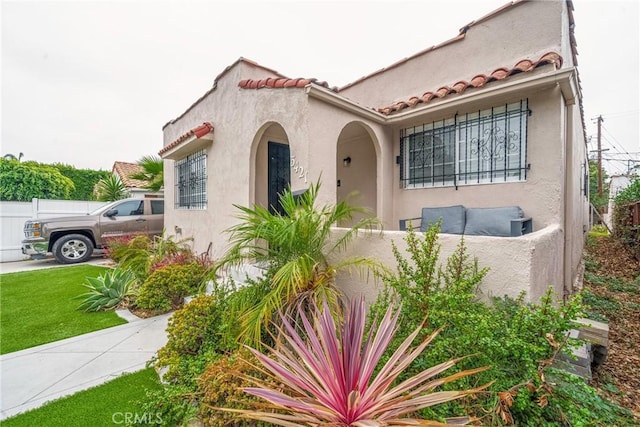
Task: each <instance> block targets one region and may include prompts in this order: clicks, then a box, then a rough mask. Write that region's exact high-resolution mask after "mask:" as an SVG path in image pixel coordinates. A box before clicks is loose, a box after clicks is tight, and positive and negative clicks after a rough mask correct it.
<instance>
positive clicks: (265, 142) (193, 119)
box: [159, 0, 588, 299]
mask: <svg viewBox="0 0 640 427" xmlns="http://www.w3.org/2000/svg"><path fill="white" fill-rule="evenodd" d="M572 11H573V4H572V2H571V1H564V0H556V1H514V2H511V3H509V4H506V5H505V6H503V7H502V8H500V9H498V10H495V11H493V12H491V13H489V14H488V15H486V16H484V17H481V18H479V19H477V20H475V21H473V22H471V23H469V24H468V25H465V26H464V27H463V28H462V29H461V30H460V33H459V34H458V35H457V36H456V37H454V38H452V39H450V40H447V41H445V42H443V43H441V44H439V45H437V46H432V47H429V48H427V49H425V50H423V51H421V52H418V53H416V54H415V55H413V56H411V57H409V58H406V59H402V60H400V61H398V62H396V63H394V64H391V65H389V66H388V67H386V68H383V69H381V70H378V71H375V72H373V73H371V74H369V75H367V76H365V77H363V78H360V79H358V80H356V81H354V82H353V83H350V84H348V85H346V86H344V87H340V88H332V87H330V86H329V85H328V84H327V83H326V82H321V81H318V80H315V79H303V78H296V79H291V78H288V77H286V76H284V75H282V74H280V73H279V72H276V71H274V70H272V69H270V68H267V67H264V66H262V65H259V64H256V63H255V62H252V61H250V60H248V59H244V58H240V59H239V60H237V61H236V62H235V63H233V64H232V65H230V66H229V67H227V68H226V69H225V70H224V71H223V72H222V73H221V74H220V75H218V76H217V78H216V79H215V81H214V83H213V87H211V88H210V89H209V90H208V91H207V92H206V93H205V94H204V95H203V96H202V97H201V98H200V99H198V100H197V101H195V102H194V103H193V105H191V106H190V107H188V108H187V109H186V111H184V112H183V113H182V114H180V115H179V116H178V117H176V118H175V119H173V120H171V121H169V122H168V123H166V124H165V126H164V128H163V131H164V146H163V148H162V149H161V150H160V152H159V154H160V155H161V157H162V158H163V159H164V160H165V200H166V211H165V226H166V228H167V229H168V230H173V229H174V228H175V229H180V230H182V234H183V235H184V236H193V237H194V239H195V247H196V250H199V251H205V250H206V249H207V248H208V247H209V244H210V243H211V244H212V246H211V248H212V250H213V256H214V257H218V256H220V255H222V253H224V250H225V248H226V245H227V243H226V242H227V235H226V234H225V233H224V232H223V231H224V230H225V229H227V228H228V227H230V226H231V225H233V224H234V223H236V221H237V219H236V218H235V215H236V214H237V211H236V210H235V208H234V207H233V206H232V205H233V204H238V205H245V206H251V205H254V204H257V205H262V206H272V207H277V194H278V193H279V192H280V191H282V189H283V188H285V187H286V186H288V185H290V186H291V188H292V189H293V190H294V191H295V190H304V189H305V188H307V187H308V186H309V183H311V182H315V181H316V180H317V179H318V177H320V176H321V178H322V184H323V185H322V189H321V199H322V200H321V201H322V202H323V203H324V202H327V203H333V202H336V201H340V200H342V199H344V198H345V197H347V196H348V195H349V194H350V193H352V192H354V191H357V193H358V196H357V198H356V199H355V200H354V202H355V203H356V204H358V205H361V206H366V207H368V208H370V209H371V210H372V211H373V212H374V214H375V215H376V216H378V217H379V218H380V219H381V220H382V222H383V224H384V230H385V231H384V233H382V235H379V234H376V235H372V236H363V237H362V238H361V239H359V240H358V241H357V242H356V243H355V245H354V246H353V247H352V248H351V250H352V251H353V253H360V254H366V255H372V256H376V257H378V258H379V259H381V260H383V261H385V262H388V263H389V265H390V266H394V265H395V264H394V262H393V258H392V254H391V247H390V241H394V242H395V243H396V244H399V245H400V246H402V243H403V242H402V236H403V234H404V232H402V231H400V220H402V219H405V218H412V217H416V216H420V214H421V209H422V208H424V207H447V206H455V205H463V206H464V207H468V208H493V207H505V206H518V207H519V208H520V209H521V210H522V211H523V212H524V215H525V216H527V217H531V218H532V232H531V233H528V234H525V235H523V236H519V237H496V236H481V235H467V236H465V242H466V244H467V246H468V247H469V249H470V251H471V252H472V253H473V255H475V256H477V257H478V259H479V262H480V265H481V266H489V267H490V268H491V271H490V273H489V275H488V276H487V278H486V279H485V284H484V285H483V289H482V291H483V293H485V294H487V295H488V294H493V295H503V294H508V295H511V296H516V295H517V294H518V293H519V292H521V291H525V292H526V293H527V295H528V298H530V299H537V298H538V297H539V296H540V295H541V294H542V293H543V292H544V290H545V289H546V288H547V287H548V286H549V285H551V286H553V287H554V288H555V290H556V292H557V293H558V294H560V295H563V294H565V295H566V294H568V293H570V292H572V291H573V288H574V286H575V285H576V283H579V281H580V277H581V272H580V269H581V267H580V266H581V258H582V249H583V243H584V233H585V231H586V230H587V226H588V194H587V193H588V189H587V188H585V182H586V181H585V179H586V177H587V174H588V168H587V150H586V145H585V131H584V129H585V127H584V117H583V113H582V108H581V105H582V104H581V92H580V84H579V78H578V72H577V68H576V66H577V60H576V57H577V51H576V43H575V40H574V33H573V28H574V19H573V12H572ZM339 232H340V230H339V229H336V233H339ZM459 239H460V236H459V235H456V234H447V233H443V234H442V235H441V239H440V242H441V244H442V255H443V256H446V255H447V254H448V253H450V252H451V251H453V249H454V248H455V246H456V244H457V243H458V242H459ZM340 285H341V286H343V288H344V290H345V292H346V293H348V294H349V293H356V292H365V293H366V294H367V297H369V298H373V297H374V296H375V291H376V289H375V287H376V286H377V284H375V283H363V282H362V281H361V280H359V279H357V278H351V277H346V276H345V277H343V278H342V280H341V281H340Z"/></svg>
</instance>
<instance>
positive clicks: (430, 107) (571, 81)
mask: <svg viewBox="0 0 640 427" xmlns="http://www.w3.org/2000/svg"><path fill="white" fill-rule="evenodd" d="M554 86H555V87H559V88H560V90H561V92H562V95H563V97H564V99H565V102H566V103H567V104H568V105H572V104H574V103H576V102H578V100H579V99H581V97H582V95H581V93H580V88H579V85H578V79H577V70H576V69H575V68H574V67H571V68H563V69H560V70H554V71H551V72H548V73H544V74H534V75H531V76H526V77H524V76H522V75H520V76H518V78H515V77H514V78H512V79H506V80H502V81H499V82H493V83H491V84H487V85H486V86H484V87H482V88H479V89H476V90H469V91H466V92H464V93H462V94H458V95H449V96H447V97H445V98H443V99H441V100H434V101H432V102H430V103H429V104H426V105H424V106H416V107H414V108H410V109H406V110H404V111H401V112H398V113H394V114H392V115H384V114H382V113H379V112H377V111H375V110H373V109H371V108H367V107H364V106H362V105H360V104H357V103H355V102H353V101H351V100H348V99H346V98H344V97H342V96H340V95H339V94H336V93H334V92H332V91H330V90H327V89H325V88H322V87H319V86H315V85H308V86H307V87H306V88H305V91H306V93H307V95H308V96H309V97H311V98H314V99H317V100H319V101H322V102H325V103H327V104H330V105H333V106H334V107H337V108H340V109H342V110H345V111H349V112H351V113H353V114H355V115H358V116H360V117H362V118H365V119H369V120H371V121H373V122H374V123H378V124H381V125H396V124H402V123H404V122H409V121H414V120H416V119H419V118H420V117H421V116H424V115H426V114H430V115H431V114H434V113H438V112H440V111H444V110H451V109H456V108H460V109H464V108H463V107H464V105H465V104H469V103H475V102H477V101H482V100H483V99H489V98H495V97H510V96H515V95H518V94H519V93H527V92H535V91H539V90H544V89H548V88H551V87H554Z"/></svg>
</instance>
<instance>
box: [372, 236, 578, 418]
mask: <svg viewBox="0 0 640 427" xmlns="http://www.w3.org/2000/svg"><path fill="white" fill-rule="evenodd" d="M438 232H439V226H434V227H432V228H431V229H430V230H428V231H427V232H426V233H425V234H424V238H423V239H419V238H418V235H417V234H416V233H415V232H413V231H409V232H408V233H407V235H406V238H405V240H406V242H407V252H408V256H407V257H405V256H404V254H401V253H400V252H399V250H398V249H397V247H395V245H394V247H393V251H394V255H395V257H396V261H397V266H398V267H397V268H398V272H397V275H396V276H395V277H394V278H391V279H389V280H387V281H386V290H385V292H383V293H382V294H381V295H380V297H379V299H378V301H377V302H376V304H375V305H374V308H373V311H372V313H373V314H374V315H378V316H379V315H380V314H381V313H382V312H384V311H385V310H386V308H387V307H388V306H389V304H391V303H393V302H394V301H396V300H398V299H399V300H400V301H401V302H402V316H403V319H404V322H403V324H402V325H401V326H400V330H399V332H398V338H397V340H396V342H395V344H394V345H393V346H392V348H397V347H398V346H399V341H400V340H402V339H404V337H407V336H409V334H410V333H411V331H412V330H413V329H414V328H416V327H418V326H420V325H421V324H422V322H423V321H425V322H426V323H425V326H424V328H423V330H422V334H423V336H426V335H428V334H431V333H433V331H434V330H437V329H438V328H441V327H443V326H444V325H446V327H445V328H444V329H443V331H442V333H441V334H440V336H439V339H438V340H437V341H436V342H434V343H433V344H432V345H431V346H430V349H429V351H428V352H425V353H423V354H421V355H419V356H418V357H417V358H416V360H415V361H414V363H413V364H412V365H411V366H410V367H409V369H408V370H407V372H406V376H404V377H402V379H404V378H406V377H407V376H410V375H414V374H415V373H416V372H419V371H420V370H422V369H424V367H426V366H432V365H436V364H438V363H441V362H443V361H445V360H449V359H451V358H454V357H458V356H460V354H459V352H460V351H461V350H462V349H463V351H464V352H465V353H472V354H477V356H476V357H474V358H469V359H465V360H463V361H461V362H460V364H459V367H458V368H456V369H473V368H476V367H478V366H485V365H492V367H491V369H489V370H487V371H485V372H483V373H481V374H479V375H477V377H474V378H473V379H474V381H471V378H466V379H462V381H461V383H460V384H459V386H460V387H466V388H473V387H474V386H476V385H477V383H476V382H475V381H476V380H477V381H479V383H480V384H482V383H486V382H488V381H490V380H495V383H494V384H493V385H492V386H491V388H490V390H491V391H492V392H493V393H484V394H482V395H479V396H478V397H476V398H475V399H474V400H473V401H471V400H468V399H463V400H462V401H458V402H454V403H449V404H445V405H442V406H440V407H438V408H437V409H435V410H427V411H423V412H422V415H423V416H428V417H435V418H440V419H442V417H443V416H444V415H445V414H446V413H451V412H466V413H467V414H469V415H478V416H483V415H484V420H483V423H486V424H492V423H499V422H501V419H502V421H504V420H509V419H514V420H515V421H516V422H523V420H527V419H529V418H530V417H534V418H531V419H536V418H535V417H537V416H538V415H539V414H538V412H539V411H544V410H545V409H544V408H541V407H540V406H539V401H537V400H536V399H540V398H541V397H542V396H543V395H544V396H547V394H549V393H548V392H547V389H545V388H540V387H533V391H530V390H529V388H527V387H523V385H524V384H532V383H533V382H535V381H536V379H538V378H539V375H540V370H539V369H540V362H541V361H547V360H549V359H551V358H553V357H554V355H555V354H556V353H557V351H559V350H558V349H556V348H555V347H554V346H553V345H551V343H565V342H566V336H565V334H566V332H567V331H568V330H569V329H571V327H572V322H573V320H574V319H576V318H577V317H579V316H580V315H581V313H582V306H581V304H580V297H579V296H576V297H574V298H571V299H570V300H569V301H568V302H567V303H566V304H560V303H559V302H557V301H554V296H553V294H552V290H551V289H549V290H548V291H547V293H546V294H545V295H544V296H543V297H542V298H541V300H540V302H539V303H538V304H527V303H525V302H524V295H521V296H520V297H519V298H518V299H515V300H514V299H512V298H508V297H504V298H496V299H494V301H493V304H492V305H488V304H485V303H483V302H481V301H480V300H479V299H478V297H477V287H478V285H479V283H480V281H481V280H482V278H483V277H484V275H485V274H486V272H487V270H486V269H479V268H478V265H477V262H476V261H475V260H472V259H471V258H470V256H469V255H468V254H467V253H466V248H465V246H464V240H462V239H461V241H460V244H459V245H458V248H457V250H456V251H455V252H454V253H453V254H452V256H451V257H449V259H447V261H446V263H445V265H444V266H442V265H440V266H438V262H437V260H438V257H439V253H440V245H439V244H438V242H437V237H438ZM425 319H426V320H425ZM563 349H564V350H563V351H566V346H564V347H563ZM445 389H446V387H445ZM499 392H501V393H503V394H500V393H499ZM529 394H532V395H533V398H532V397H531V395H529ZM505 399H508V400H509V401H511V400H512V401H513V402H510V404H506V402H505ZM543 400H548V396H547V397H545V398H544V399H543ZM485 414H488V415H485ZM501 416H502V418H501Z"/></svg>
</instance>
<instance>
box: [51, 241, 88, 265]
mask: <svg viewBox="0 0 640 427" xmlns="http://www.w3.org/2000/svg"><path fill="white" fill-rule="evenodd" d="M52 249H53V250H52V252H53V256H55V257H56V260H58V262H59V263H61V264H75V263H78V262H84V261H86V260H88V259H89V258H90V257H91V255H93V243H91V240H90V239H89V238H88V237H86V236H83V235H82V234H67V235H66V236H62V237H61V238H59V239H58V240H56V242H55V243H54V244H53V248H52Z"/></svg>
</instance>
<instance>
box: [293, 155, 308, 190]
mask: <svg viewBox="0 0 640 427" xmlns="http://www.w3.org/2000/svg"><path fill="white" fill-rule="evenodd" d="M291 169H293V173H294V174H295V175H297V177H298V179H304V183H305V184H306V183H307V178H308V174H309V172H308V171H306V170H305V169H304V166H302V165H301V164H300V162H299V161H297V160H296V156H291Z"/></svg>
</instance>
